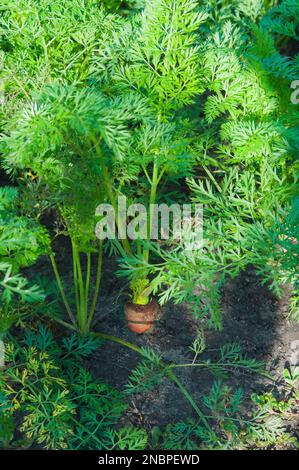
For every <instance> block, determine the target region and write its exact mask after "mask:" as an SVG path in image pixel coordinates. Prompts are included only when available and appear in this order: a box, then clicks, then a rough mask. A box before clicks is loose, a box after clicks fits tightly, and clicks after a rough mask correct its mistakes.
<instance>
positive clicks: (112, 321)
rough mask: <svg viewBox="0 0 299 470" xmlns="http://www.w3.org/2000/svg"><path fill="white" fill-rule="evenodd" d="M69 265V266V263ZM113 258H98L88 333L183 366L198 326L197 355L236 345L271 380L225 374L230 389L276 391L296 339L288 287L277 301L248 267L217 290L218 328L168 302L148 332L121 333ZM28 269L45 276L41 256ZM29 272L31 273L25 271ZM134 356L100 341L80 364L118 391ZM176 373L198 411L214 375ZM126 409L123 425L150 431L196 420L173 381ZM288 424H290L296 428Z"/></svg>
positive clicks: (121, 289) (298, 331) (298, 329)
mask: <svg viewBox="0 0 299 470" xmlns="http://www.w3.org/2000/svg"><path fill="white" fill-rule="evenodd" d="M65 259H70V253H69V247H68V243H62V244H61V243H59V250H58V255H57V262H58V266H59V267H60V268H61V271H62V276H63V278H64V280H65V282H66V283H68V282H71V266H69V267H68V265H67V264H66V263H65ZM69 264H70V263H69ZM116 269H117V263H116V262H115V261H114V260H112V259H111V258H106V259H105V260H104V272H103V278H102V291H101V297H100V299H99V301H98V305H97V310H96V325H95V327H94V330H96V331H100V332H104V333H108V334H111V335H115V336H117V337H119V338H122V339H123V340H126V341H129V342H132V343H133V344H135V345H137V346H139V347H147V348H151V349H153V350H154V351H155V352H156V353H158V354H160V355H161V356H162V357H163V359H164V360H165V361H166V362H171V363H177V364H181V363H190V362H191V361H192V358H193V355H192V352H191V351H190V349H189V346H191V344H192V342H193V340H194V339H195V338H196V335H197V332H198V329H199V328H203V329H204V331H205V339H206V351H205V353H204V354H203V355H202V359H208V358H209V359H210V360H211V361H213V359H216V358H217V357H218V353H217V351H219V348H220V347H221V346H222V345H224V344H227V343H233V342H236V343H238V344H240V346H241V348H242V352H244V353H246V354H247V356H248V357H250V358H254V359H257V360H259V361H262V362H263V363H264V364H265V368H266V370H267V371H268V372H270V373H271V374H272V376H273V377H274V378H275V381H274V382H273V381H270V380H269V379H267V378H266V377H264V376H258V375H256V374H245V373H243V372H240V371H239V372H238V371H236V372H234V373H229V375H228V378H227V379H226V380H225V383H226V384H227V385H229V386H231V387H232V388H233V389H237V388H242V389H243V391H244V393H245V397H246V398H248V399H249V398H250V395H251V394H252V393H253V392H257V393H263V392H265V391H270V390H273V391H274V393H275V395H276V396H277V397H279V396H280V394H281V392H282V389H283V381H282V372H283V369H284V368H285V367H286V365H288V362H289V359H290V356H291V344H292V342H293V341H295V340H298V339H299V324H298V323H296V322H293V321H291V320H289V319H287V314H288V310H289V292H288V290H287V289H286V290H285V292H284V295H283V296H282V297H281V298H280V299H277V298H276V297H275V296H274V295H273V294H272V293H271V292H270V290H269V289H268V287H267V286H263V285H262V284H261V282H260V279H259V278H258V277H257V276H256V274H255V272H254V269H253V268H250V269H248V270H247V271H246V272H243V273H241V274H240V275H239V276H238V277H237V278H235V279H232V280H230V281H229V282H228V284H227V285H226V286H225V288H224V289H223V292H222V312H223V328H222V331H213V330H209V329H208V328H207V326H206V321H204V320H199V319H196V318H195V317H194V315H193V313H192V308H190V306H188V305H187V304H182V305H174V304H172V303H171V302H169V303H168V304H167V305H165V306H164V307H163V308H162V314H161V317H160V319H159V321H158V322H157V325H156V326H155V328H154V330H153V331H152V332H151V333H149V334H144V335H136V334H134V333H131V332H130V331H128V329H127V326H126V324H125V321H124V314H123V304H124V302H125V300H126V292H127V286H126V285H125V284H124V281H123V279H118V278H117V277H115V276H111V272H114V271H115V270H116ZM34 271H35V273H37V274H39V275H45V276H46V277H48V278H49V277H52V274H51V271H50V265H49V263H48V262H47V261H42V260H41V261H40V262H39V263H37V265H36V266H35V267H34ZM31 275H32V270H31ZM140 360H141V358H140V355H139V354H137V353H136V352H134V351H132V350H130V349H128V348H126V347H124V346H122V345H120V344H118V343H114V342H110V341H104V342H103V343H102V345H101V347H100V348H99V349H98V350H97V351H96V352H95V353H94V354H93V356H92V358H90V359H89V360H88V361H86V362H85V366H86V368H87V369H88V370H90V371H91V372H92V374H93V375H94V377H95V378H97V379H102V380H104V381H105V382H107V383H109V384H110V385H112V386H113V387H116V388H118V389H120V390H123V388H124V386H125V384H126V383H127V381H128V378H129V375H130V373H131V371H132V369H134V368H135V367H136V366H137V365H138V363H139V362H140ZM176 373H177V375H178V376H179V378H180V379H181V381H182V382H183V384H184V385H185V386H186V388H187V389H188V391H189V392H190V394H191V395H192V397H193V398H194V399H195V401H196V402H197V404H198V405H199V407H200V408H202V409H203V411H204V408H203V404H202V395H203V394H206V393H209V391H210V389H211V386H212V384H213V382H214V380H215V377H213V376H212V375H211V374H210V373H209V372H207V371H205V370H203V369H202V368H200V367H191V368H190V367H188V368H180V369H176ZM128 405H129V406H128V409H127V411H126V413H125V415H124V416H123V418H122V421H121V424H122V425H123V426H127V425H135V426H142V427H144V428H145V429H146V430H148V431H149V432H150V431H151V430H152V429H153V427H155V426H159V428H161V429H163V428H165V426H166V425H168V424H175V423H177V422H179V421H183V420H186V419H188V418H190V417H196V416H195V415H194V411H193V409H192V408H191V406H190V404H189V403H188V402H187V401H186V399H185V398H184V396H183V395H182V394H181V392H180V391H179V389H178V388H177V387H176V385H175V384H173V383H172V382H170V381H169V380H168V379H166V378H165V379H163V380H162V382H161V384H160V385H159V386H158V387H156V388H155V389H154V390H150V391H147V392H144V393H138V394H135V395H130V396H128ZM296 424H298V423H292V425H291V428H292V429H295V428H296Z"/></svg>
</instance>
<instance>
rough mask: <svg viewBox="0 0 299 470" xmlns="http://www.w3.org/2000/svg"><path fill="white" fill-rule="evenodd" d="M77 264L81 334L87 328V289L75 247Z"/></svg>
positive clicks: (78, 315) (78, 314) (78, 313)
mask: <svg viewBox="0 0 299 470" xmlns="http://www.w3.org/2000/svg"><path fill="white" fill-rule="evenodd" d="M74 254H75V264H76V270H77V281H78V291H79V310H78V311H77V317H78V325H79V330H80V332H81V333H86V326H87V312H86V308H85V288H84V282H83V274H82V267H81V258H80V252H79V250H78V249H77V247H76V245H75V253H74Z"/></svg>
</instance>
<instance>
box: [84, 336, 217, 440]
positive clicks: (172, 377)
mask: <svg viewBox="0 0 299 470" xmlns="http://www.w3.org/2000/svg"><path fill="white" fill-rule="evenodd" d="M92 335H93V336H96V337H98V338H102V339H105V340H108V341H113V342H115V343H118V344H121V345H122V346H125V347H127V348H129V349H132V350H133V351H135V352H137V353H138V354H140V355H141V356H142V357H145V354H144V352H143V350H142V349H141V348H139V347H138V346H135V344H132V343H130V342H128V341H125V340H123V339H121V338H118V337H117V336H113V335H108V334H106V333H92ZM168 367H169V366H166V365H165V368H166V370H167V374H166V375H167V377H168V379H169V380H171V381H172V382H174V383H175V384H176V385H177V387H178V388H179V389H180V391H181V392H182V394H183V395H184V397H185V398H186V399H187V401H188V402H189V403H190V405H191V406H192V408H193V409H194V411H195V412H196V414H197V415H198V417H199V418H200V419H201V421H202V422H203V424H204V426H205V427H206V428H207V429H208V430H209V431H211V427H210V425H209V423H208V421H207V419H206V417H205V415H204V414H203V412H202V411H201V410H200V408H199V407H198V406H197V404H196V403H195V401H194V400H193V398H192V396H191V395H190V393H189V392H188V390H187V389H186V387H184V385H183V384H182V382H181V381H180V379H179V378H178V377H177V376H176V374H175V373H174V372H173V371H172V370H169V369H168Z"/></svg>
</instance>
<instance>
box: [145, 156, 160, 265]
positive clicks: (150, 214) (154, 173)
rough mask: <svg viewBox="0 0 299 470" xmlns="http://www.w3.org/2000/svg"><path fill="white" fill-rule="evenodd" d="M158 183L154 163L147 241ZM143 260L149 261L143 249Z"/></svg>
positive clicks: (147, 252) (150, 230)
mask: <svg viewBox="0 0 299 470" xmlns="http://www.w3.org/2000/svg"><path fill="white" fill-rule="evenodd" d="M158 182H159V176H158V166H157V164H156V163H154V166H153V176H152V179H151V192H150V199H149V215H148V221H147V222H148V223H147V238H148V240H150V239H151V232H152V226H153V213H154V207H153V206H154V204H155V201H156V195H157V186H158ZM143 260H144V261H145V263H148V261H149V249H148V248H145V249H144V251H143Z"/></svg>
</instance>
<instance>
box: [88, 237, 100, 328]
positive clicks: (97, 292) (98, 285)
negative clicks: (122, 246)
mask: <svg viewBox="0 0 299 470" xmlns="http://www.w3.org/2000/svg"><path fill="white" fill-rule="evenodd" d="M102 263H103V240H100V247H99V255H98V266H97V277H96V285H95V291H94V296H93V301H92V304H91V308H90V312H89V316H88V328H90V325H91V322H92V319H93V316H94V311H95V308H96V304H97V300H98V296H99V291H100V286H101V274H102Z"/></svg>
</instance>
